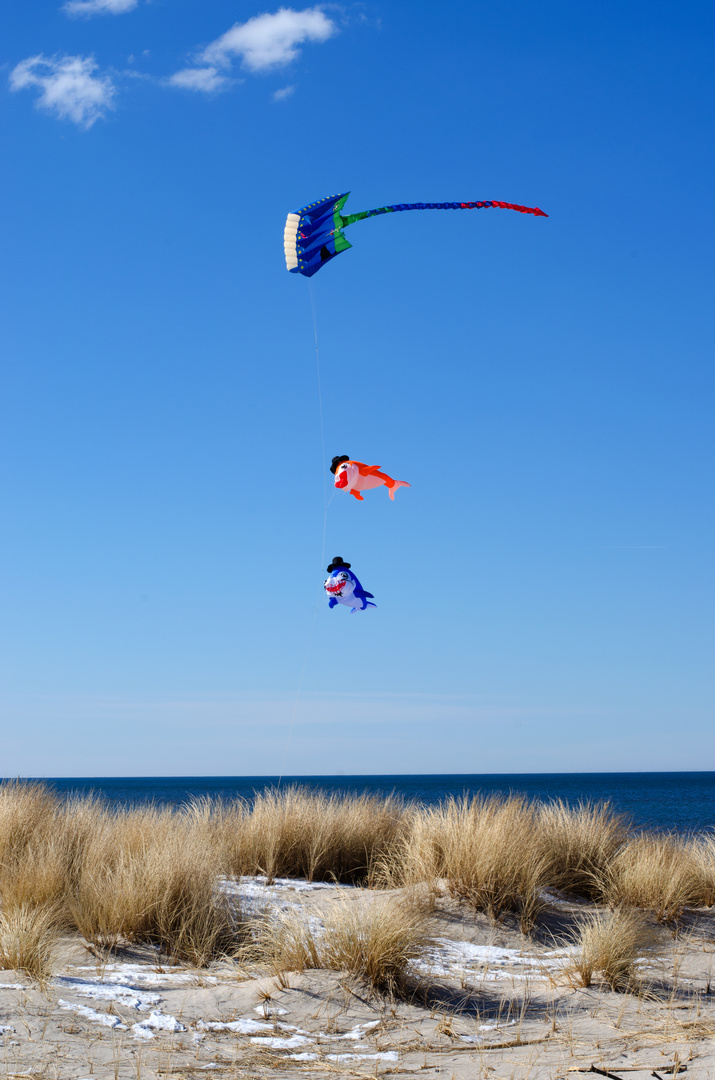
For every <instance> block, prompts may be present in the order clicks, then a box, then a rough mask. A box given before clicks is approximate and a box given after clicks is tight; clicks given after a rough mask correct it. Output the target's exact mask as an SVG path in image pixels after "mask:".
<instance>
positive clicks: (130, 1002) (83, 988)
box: [53, 975, 161, 1012]
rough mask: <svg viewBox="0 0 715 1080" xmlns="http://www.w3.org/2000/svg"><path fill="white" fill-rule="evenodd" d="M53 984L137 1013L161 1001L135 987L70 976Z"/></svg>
mask: <svg viewBox="0 0 715 1080" xmlns="http://www.w3.org/2000/svg"><path fill="white" fill-rule="evenodd" d="M53 982H54V983H55V984H56V985H59V986H61V987H63V988H64V989H65V990H72V991H73V992H74V993H75V994H80V995H81V996H82V997H89V998H94V999H95V1000H96V1001H116V1002H117V1003H118V1004H119V1005H124V1007H125V1008H127V1009H137V1010H138V1011H139V1012H144V1010H145V1009H149V1008H151V1006H152V1005H158V1004H159V1002H160V1001H161V998H160V996H159V995H158V994H153V993H151V992H150V991H148V990H139V989H138V988H137V987H135V986H126V985H120V986H117V985H115V984H112V985H109V986H107V985H106V984H104V983H101V982H93V981H91V980H88V979H75V978H73V977H72V976H70V975H62V976H59V977H58V978H56V979H54V980H53Z"/></svg>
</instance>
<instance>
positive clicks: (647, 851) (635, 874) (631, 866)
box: [603, 833, 714, 922]
mask: <svg viewBox="0 0 715 1080" xmlns="http://www.w3.org/2000/svg"><path fill="white" fill-rule="evenodd" d="M708 868H709V870H710V876H709V875H708V872H707V871H708ZM712 870H713V852H712V847H711V846H709V845H708V844H707V842H698V841H692V840H686V839H683V838H681V837H679V836H676V835H668V836H660V835H648V834H645V833H644V834H642V835H640V836H636V837H634V838H633V839H631V840H629V841H628V843H627V844H625V845H624V846H623V847H622V848H621V850H620V851H619V852H618V853H617V854H616V855H615V857H614V858H613V860H612V861H611V862H610V864H609V865H608V866H607V867H606V868H605V872H604V875H603V893H604V896H605V898H606V899H607V900H608V902H609V903H610V904H611V905H614V906H615V905H621V906H622V905H629V906H631V907H638V908H644V909H646V910H648V911H652V912H653V914H654V915H655V917H656V919H657V920H658V921H659V922H666V921H676V920H677V919H679V918H680V916H681V915H682V913H683V910H684V909H685V908H686V907H691V906H695V907H697V906H702V905H708V904H712V903H713V899H714V896H713V890H712Z"/></svg>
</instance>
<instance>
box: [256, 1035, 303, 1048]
mask: <svg viewBox="0 0 715 1080" xmlns="http://www.w3.org/2000/svg"><path fill="white" fill-rule="evenodd" d="M251 1042H252V1043H256V1044H257V1045H260V1046H269V1047H270V1048H271V1050H292V1049H293V1048H294V1047H296V1046H309V1045H310V1043H312V1042H314V1040H313V1039H309V1038H307V1037H306V1036H305V1035H291V1036H290V1038H288V1039H280V1038H271V1037H270V1036H267V1035H255V1036H254V1037H253V1038H252V1039H251Z"/></svg>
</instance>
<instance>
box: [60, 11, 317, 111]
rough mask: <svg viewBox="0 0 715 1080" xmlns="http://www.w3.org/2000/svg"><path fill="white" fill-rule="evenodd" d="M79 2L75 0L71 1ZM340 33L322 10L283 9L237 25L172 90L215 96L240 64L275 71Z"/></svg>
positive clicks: (180, 74) (174, 79) (175, 79)
mask: <svg viewBox="0 0 715 1080" xmlns="http://www.w3.org/2000/svg"><path fill="white" fill-rule="evenodd" d="M71 2H75V0H71ZM337 32H338V29H337V26H336V25H335V23H334V22H333V21H332V20H331V19H329V18H328V16H327V15H326V14H325V12H324V11H322V10H321V9H320V8H318V7H314V8H305V9H304V10H303V11H294V10H293V8H280V10H279V11H276V12H275V13H274V14H272V15H269V14H265V15H256V16H254V18H252V19H249V20H248V22H245V23H234V25H233V26H232V27H231V28H230V30H227V31H226V33H225V34H222V35H221V37H219V38H216V40H215V41H212V42H211V44H210V45H207V46H206V47H205V48H204V49H203V50H202V51H201V52H199V53H198V54H197V55H196V57H195V58H194V66H192V67H189V68H184V69H183V70H182V71H177V72H176V74H175V75H172V76H171V78H169V79H168V80H167V82H168V84H169V85H170V86H178V87H183V88H185V89H189V90H198V91H203V92H204V93H213V92H214V91H215V90H218V89H221V88H222V87H223V86H224V85H225V76H223V75H222V74H221V72H222V71H226V70H227V69H228V68H230V67H231V65H232V63H233V61H234V60H240V61H241V63H242V65H243V67H244V68H246V69H247V70H248V71H251V72H264V71H275V70H276V69H278V68H282V67H286V66H287V65H288V64H290V63H291V61H293V60H295V59H296V58H297V57H298V56H299V55H300V46H301V45H304V44H305V43H306V42H317V43H320V42H323V41H327V40H328V38H331V37H333V35H334V34H336V33H337ZM293 89H294V88H293V87H292V86H288V87H285V88H284V89H283V90H282V91H281V90H279V91H276V94H275V95H274V97H275V100H276V101H280V100H281V99H282V98H286V97H289V96H290V94H292V93H293Z"/></svg>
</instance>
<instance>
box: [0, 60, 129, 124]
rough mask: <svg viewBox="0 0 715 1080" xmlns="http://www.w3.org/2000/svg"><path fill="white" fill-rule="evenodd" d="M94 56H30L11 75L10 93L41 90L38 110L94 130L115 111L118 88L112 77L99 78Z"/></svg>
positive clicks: (101, 76) (100, 76) (103, 76)
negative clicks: (102, 119) (44, 110)
mask: <svg viewBox="0 0 715 1080" xmlns="http://www.w3.org/2000/svg"><path fill="white" fill-rule="evenodd" d="M96 71H97V62H96V61H95V60H94V58H93V57H91V56H43V55H41V54H40V55H38V56H30V57H28V58H27V60H22V61H21V62H20V63H19V64H18V65H17V67H15V68H14V69H13V70H12V72H11V73H10V89H11V90H26V89H28V88H31V87H35V88H36V89H38V90H39V97H38V99H37V107H38V108H40V109H46V110H47V111H48V112H53V113H55V114H56V115H57V116H59V117H61V118H62V119H66V120H72V122H73V123H75V124H77V125H79V127H83V128H91V126H92V124H94V123H95V122H96V121H97V120H99V119H100V118H101V117H102V116H104V115H105V113H106V112H107V110H108V109H111V108H113V107H114V95H115V92H116V91H115V87H114V84H113V83H112V80H111V79H110V77H109V76H108V75H95V72H96Z"/></svg>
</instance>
